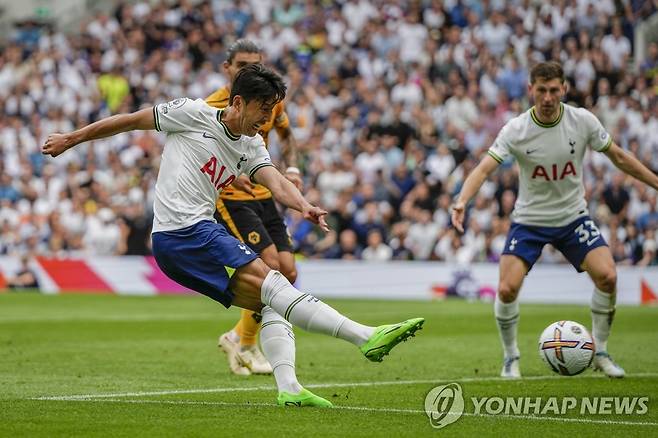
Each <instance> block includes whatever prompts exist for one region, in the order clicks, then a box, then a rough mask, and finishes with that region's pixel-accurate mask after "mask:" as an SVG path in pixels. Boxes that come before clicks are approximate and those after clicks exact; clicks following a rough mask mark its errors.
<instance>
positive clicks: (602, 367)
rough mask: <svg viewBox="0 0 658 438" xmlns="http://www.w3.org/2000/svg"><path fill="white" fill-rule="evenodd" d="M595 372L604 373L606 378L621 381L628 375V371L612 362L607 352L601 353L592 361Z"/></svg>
mask: <svg viewBox="0 0 658 438" xmlns="http://www.w3.org/2000/svg"><path fill="white" fill-rule="evenodd" d="M592 368H593V369H594V371H603V372H604V373H605V375H606V376H608V377H614V378H617V379H620V378H622V377H624V376H625V375H626V371H624V369H623V368H622V367H620V366H619V365H617V363H616V362H615V361H614V360H612V357H610V355H609V354H608V352H607V351H599V352H598V353H596V354H595V355H594V360H593V361H592Z"/></svg>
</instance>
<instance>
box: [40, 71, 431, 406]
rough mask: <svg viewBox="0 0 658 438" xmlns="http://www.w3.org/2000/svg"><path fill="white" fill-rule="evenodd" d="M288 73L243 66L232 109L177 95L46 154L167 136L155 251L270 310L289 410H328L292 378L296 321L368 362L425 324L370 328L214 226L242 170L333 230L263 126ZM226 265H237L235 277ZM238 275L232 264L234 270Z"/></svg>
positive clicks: (270, 349)
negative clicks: (281, 167) (138, 136)
mask: <svg viewBox="0 0 658 438" xmlns="http://www.w3.org/2000/svg"><path fill="white" fill-rule="evenodd" d="M285 93H286V86H285V85H284V83H283V81H282V80H281V77H279V76H278V75H277V74H276V73H274V72H272V71H271V70H269V69H267V68H265V67H263V66H261V65H259V64H254V65H249V66H247V67H244V68H243V69H241V70H240V72H238V74H237V75H236V77H235V79H234V81H233V84H232V85H231V95H230V98H229V106H228V107H227V108H226V109H224V110H218V109H216V108H213V107H211V106H209V105H208V104H207V103H206V102H204V101H203V100H201V99H197V100H190V99H186V98H182V99H176V100H173V101H171V102H169V103H165V104H159V105H155V106H154V107H152V108H148V109H143V110H140V111H137V112H135V113H132V114H120V115H116V116H112V117H109V118H106V119H103V120H100V121H98V122H95V123H92V124H91V125H88V126H86V127H84V128H82V129H79V130H77V131H74V132H71V133H67V134H51V135H50V136H48V139H47V140H46V143H45V144H44V146H43V150H42V152H43V153H44V154H47V155H52V156H53V157H56V156H58V155H59V154H61V153H62V152H64V151H66V150H67V149H69V148H72V147H73V146H75V145H77V144H79V143H83V142H85V141H89V140H94V139H98V138H104V137H109V136H112V135H115V134H118V133H120V132H126V131H132V130H137V129H142V130H146V129H156V130H158V131H164V132H166V133H167V139H166V141H165V147H164V151H163V154H162V161H161V164H160V172H159V174H158V179H157V181H156V185H155V201H154V206H153V210H154V219H153V234H152V241H153V255H154V256H155V259H156V261H157V263H158V266H160V268H161V269H162V271H163V272H164V273H165V274H167V276H169V277H170V278H172V279H173V280H175V281H176V282H178V283H180V284H182V285H183V286H186V287H188V288H190V289H193V290H195V291H197V292H200V293H202V294H204V295H206V296H208V297H210V298H212V299H214V300H216V301H218V302H220V303H221V304H223V305H224V306H226V307H230V306H231V305H235V306H238V307H241V308H243V309H249V310H253V311H254V312H260V313H261V314H262V315H263V319H262V327H261V344H262V348H263V352H264V354H265V356H266V358H267V360H268V361H269V362H270V364H271V365H272V368H273V370H274V378H275V380H276V383H277V386H278V389H279V395H278V399H277V401H278V403H279V404H280V405H284V406H320V407H327V406H331V403H330V402H329V401H327V400H325V399H323V398H322V397H318V396H316V395H315V394H313V393H311V392H310V391H308V390H306V389H304V388H303V387H302V386H301V385H300V384H299V382H298V381H297V376H296V374H295V338H294V335H293V332H292V325H295V326H298V327H301V328H303V329H304V330H308V331H310V332H314V333H323V334H326V335H330V336H334V337H337V338H340V339H344V340H346V341H348V342H351V343H353V344H354V345H356V346H357V347H359V349H360V350H361V352H362V353H363V354H364V355H365V356H366V357H367V358H368V359H369V360H371V361H381V360H382V358H383V357H384V356H385V355H387V354H388V353H389V351H390V350H391V349H392V348H393V347H394V346H395V345H397V344H398V343H399V342H401V341H403V340H405V339H407V338H408V337H410V336H413V335H414V333H415V332H416V331H417V330H419V329H420V328H421V327H422V325H423V322H424V319H423V318H415V319H410V320H407V321H404V322H401V323H398V324H391V325H383V326H379V327H368V326H365V325H362V324H359V323H357V322H354V321H352V320H350V319H348V318H347V317H345V316H343V315H341V314H340V313H338V312H337V311H336V310H334V309H333V308H332V307H330V306H328V305H327V304H325V303H323V302H322V301H320V300H319V299H317V298H315V297H313V296H312V295H309V294H305V293H302V292H300V291H299V290H297V289H296V288H295V287H293V286H292V285H291V284H290V282H289V281H288V280H287V279H286V278H285V277H284V276H283V275H281V273H279V272H278V271H276V270H272V269H270V268H269V267H268V266H267V265H266V264H265V263H264V262H263V261H262V260H261V259H260V258H258V256H257V255H256V254H255V253H254V252H253V251H252V250H251V249H250V248H248V247H247V246H246V245H245V244H243V243H242V242H240V241H239V240H238V239H236V238H235V237H233V236H231V235H230V234H229V233H228V232H227V231H226V229H225V228H224V227H223V226H222V225H220V224H218V223H217V222H215V220H214V218H213V213H214V212H215V201H216V199H217V196H218V194H219V192H221V190H222V189H224V188H225V187H228V186H229V185H230V184H231V183H232V182H233V181H235V179H236V178H237V177H238V176H239V175H241V174H243V173H245V174H247V175H249V176H250V177H251V178H252V179H253V180H254V181H256V182H258V183H260V184H263V185H264V186H266V187H267V188H268V189H269V190H270V191H271V192H272V193H273V195H274V197H275V198H276V200H277V201H279V202H280V203H282V204H283V205H285V206H287V207H290V208H294V209H295V210H298V211H300V212H301V213H302V214H303V215H304V218H306V219H307V220H310V221H311V222H313V223H315V224H319V225H320V226H321V227H322V228H323V229H324V230H325V231H327V230H328V227H327V224H326V222H325V220H324V216H325V215H326V214H327V212H326V211H324V210H322V209H321V208H319V207H316V206H313V205H311V204H309V203H308V201H306V199H304V197H303V196H302V194H301V193H300V192H299V190H298V189H297V188H296V187H295V185H294V184H293V183H291V182H290V181H288V180H287V179H286V178H285V177H284V176H283V175H281V174H280V173H279V172H278V171H277V170H276V169H275V168H274V167H273V166H272V163H271V160H270V156H269V154H268V152H267V149H266V148H265V144H264V142H263V138H262V137H261V136H260V135H258V130H259V128H260V126H261V125H262V124H263V123H265V122H266V121H267V120H268V119H269V117H270V116H271V114H272V108H273V107H274V106H275V105H276V104H277V103H278V102H280V101H281V100H283V98H284V97H285ZM227 268H234V269H235V271H234V273H233V275H232V276H229V273H228V270H229V269H227ZM230 270H231V271H232V269H230Z"/></svg>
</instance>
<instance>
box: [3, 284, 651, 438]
mask: <svg viewBox="0 0 658 438" xmlns="http://www.w3.org/2000/svg"><path fill="white" fill-rule="evenodd" d="M330 304H332V305H333V306H335V307H336V308H337V309H339V310H340V311H341V312H343V313H345V314H346V315H348V316H349V317H351V318H353V319H356V320H358V321H361V322H364V323H368V324H373V325H377V324H381V323H388V322H397V321H398V320H402V319H406V318H408V317H414V316H423V317H425V318H426V320H427V321H426V324H425V327H424V329H423V330H422V331H420V332H419V333H418V334H417V336H416V337H415V338H413V339H412V340H411V341H410V342H406V343H404V344H402V345H400V346H398V347H396V349H394V350H393V352H392V354H391V355H390V356H388V357H386V359H385V360H384V362H383V363H370V362H368V361H367V360H366V359H365V358H363V357H362V356H361V355H360V353H359V351H358V350H357V349H356V348H355V347H353V346H352V345H349V344H347V343H345V342H343V341H340V340H337V339H332V338H329V337H326V336H321V335H315V334H308V333H304V332H302V331H301V330H296V334H297V371H298V374H299V378H300V381H301V383H302V384H304V385H307V386H308V387H309V388H310V389H312V390H313V391H315V392H316V393H317V394H319V395H321V396H323V397H326V398H328V399H329V400H331V401H332V402H333V403H334V404H335V406H336V408H335V409H324V410H322V409H315V410H314V409H292V408H280V407H277V406H275V405H274V402H275V397H276V391H275V389H274V388H275V387H274V380H273V378H272V377H271V376H251V377H236V376H233V375H231V374H230V373H229V371H228V368H227V364H226V360H225V357H224V355H223V354H222V353H221V352H219V350H218V348H217V347H216V341H217V336H218V335H219V334H220V333H222V332H224V331H225V330H227V329H229V328H230V327H231V326H232V324H233V323H234V322H235V321H236V319H237V317H238V312H237V310H235V309H231V310H229V311H226V310H225V309H223V308H222V307H221V306H220V305H217V304H215V303H213V302H212V301H210V300H208V299H207V298H205V297H202V296H198V297H125V296H123V297H118V296H81V295H60V296H46V295H38V294H0V436H3V437H4V436H11V437H16V436H30V437H34V436H47V437H52V436H67V437H68V436H85V437H89V436H113V437H124V436H125V437H134V436H177V437H178V436H193V437H200V436H209V437H210V436H213V437H216V436H230V437H238V436H251V437H254V436H318V437H320V436H337V437H347V436H349V437H355V436H363V437H372V436H394V437H403V436H413V437H416V436H436V435H438V434H441V435H445V436H475V435H476V434H478V435H482V436H488V435H495V436H531V435H532V434H534V436H537V437H540V436H541V437H544V436H561V437H564V436H579V437H580V436H624V437H628V436H658V404H657V403H658V348H657V347H658V308H652V307H642V308H638V307H634V308H631V307H620V308H619V309H618V311H617V317H616V321H615V326H614V328H613V335H612V337H611V340H610V351H611V353H612V354H613V356H614V357H615V359H616V360H617V361H618V362H619V363H620V364H621V365H622V366H624V367H625V369H626V372H627V373H628V375H629V376H628V377H627V378H625V379H622V380H610V379H607V378H605V377H602V376H600V375H599V374H595V373H593V372H592V371H590V370H588V371H586V372H585V373H583V374H582V375H580V376H576V377H559V376H556V375H554V374H553V373H552V372H551V371H550V370H549V369H548V368H546V367H545V365H544V364H543V363H542V362H541V360H540V358H539V356H538V353H537V338H538V336H539V334H540V333H541V331H542V330H543V329H544V327H545V326H547V325H548V324H549V323H551V322H553V321H555V320H559V319H573V320H575V321H579V322H582V323H584V324H585V325H587V326H589V325H590V323H589V319H590V317H589V310H588V309H587V308H586V307H585V306H557V305H555V306H546V305H544V306H539V305H522V306H521V323H520V332H519V341H520V348H521V353H522V363H521V367H522V372H523V374H524V376H525V377H527V378H525V379H523V380H521V381H501V380H500V379H497V378H496V376H497V375H498V373H499V371H500V365H501V351H500V346H499V341H498V334H497V331H496V327H495V323H494V320H493V315H492V306H491V304H486V303H467V302H464V301H455V300H447V301H441V302H431V303H427V302H422V303H421V302H390V301H377V302H375V301H370V302H369V301H330ZM448 382H457V383H460V385H461V386H462V389H463V392H464V397H465V400H466V412H467V413H468V412H471V413H472V412H473V409H474V406H473V404H472V402H471V401H470V398H471V397H485V396H497V397H503V398H504V397H550V396H554V397H558V398H562V397H576V398H578V399H580V398H581V397H597V396H632V397H640V396H644V397H649V403H648V412H647V413H646V414H644V415H617V414H612V415H589V414H586V415H580V413H578V412H576V413H571V414H569V415H567V416H559V415H557V416H556V415H552V414H549V415H546V416H533V417H530V416H527V415H525V416H524V415H522V416H516V417H510V416H507V417H505V416H473V415H465V416H463V417H461V418H460V419H459V420H458V421H457V422H455V423H453V424H451V425H449V426H447V427H446V428H443V429H441V430H436V429H433V428H432V427H431V426H430V424H429V421H428V418H427V416H426V415H425V413H424V411H423V406H424V400H425V396H426V394H427V393H428V391H430V390H431V389H432V388H433V387H435V386H437V385H439V384H442V383H448ZM47 397H50V398H47Z"/></svg>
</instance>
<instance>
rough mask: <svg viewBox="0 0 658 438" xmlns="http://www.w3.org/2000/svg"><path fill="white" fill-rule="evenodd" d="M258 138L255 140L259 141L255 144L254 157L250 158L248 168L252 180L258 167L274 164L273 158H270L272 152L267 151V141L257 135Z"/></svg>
mask: <svg viewBox="0 0 658 438" xmlns="http://www.w3.org/2000/svg"><path fill="white" fill-rule="evenodd" d="M256 138H257V139H258V140H255V141H256V142H257V144H256V145H255V146H254V148H255V154H254V156H253V158H252V159H251V160H249V164H248V167H247V169H246V172H247V173H248V174H249V178H250V179H252V180H253V178H254V174H255V173H256V171H257V170H258V169H262V168H263V167H266V166H274V165H273V164H272V158H270V153H269V152H267V148H266V147H265V141H264V140H263V137H261V136H260V135H257V136H256Z"/></svg>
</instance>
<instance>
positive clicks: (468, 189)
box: [451, 154, 498, 233]
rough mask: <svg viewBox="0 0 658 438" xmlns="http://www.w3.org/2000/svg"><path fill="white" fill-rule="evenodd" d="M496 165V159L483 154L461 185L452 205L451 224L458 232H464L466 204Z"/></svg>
mask: <svg viewBox="0 0 658 438" xmlns="http://www.w3.org/2000/svg"><path fill="white" fill-rule="evenodd" d="M497 167H498V161H496V160H494V159H493V157H491V156H490V155H488V154H487V155H485V156H484V158H483V159H482V161H480V163H479V164H478V165H477V166H476V167H475V169H473V171H472V172H471V173H470V174H469V175H468V177H467V178H466V181H464V185H463V186H462V189H461V191H460V192H459V195H457V199H456V200H455V203H454V204H453V205H452V217H451V219H452V225H453V226H454V227H455V228H457V231H459V232H460V233H463V232H464V213H465V209H466V204H468V201H470V200H471V198H472V197H473V196H475V194H476V193H477V192H478V190H480V187H482V184H484V182H485V181H486V180H487V178H488V177H489V175H491V174H492V173H493V171H494V170H496V168H497Z"/></svg>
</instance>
